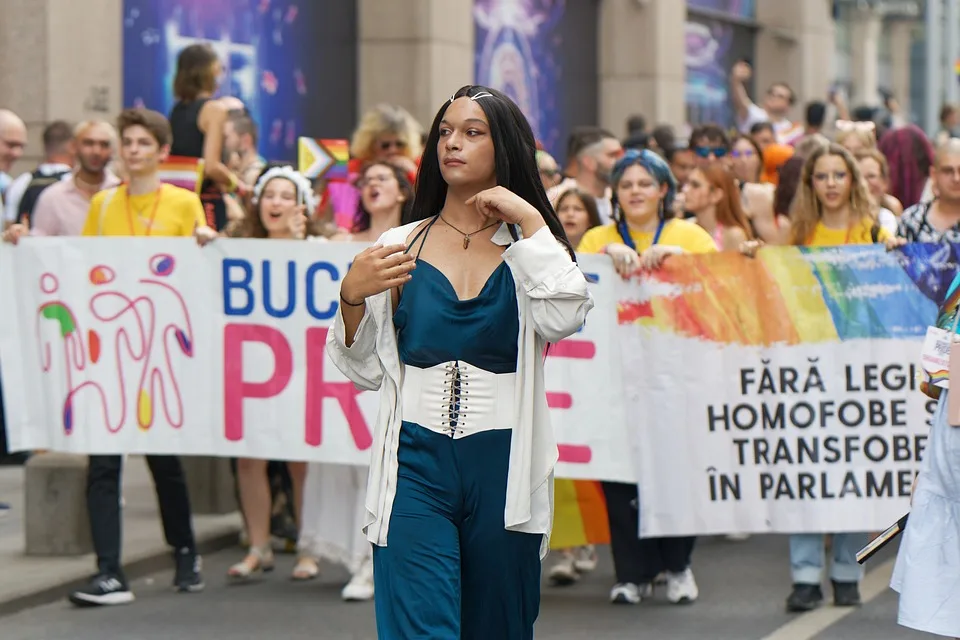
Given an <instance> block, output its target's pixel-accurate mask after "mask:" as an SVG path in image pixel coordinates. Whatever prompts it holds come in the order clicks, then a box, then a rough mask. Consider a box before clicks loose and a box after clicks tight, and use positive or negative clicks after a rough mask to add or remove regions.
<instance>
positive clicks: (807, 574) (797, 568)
mask: <svg viewBox="0 0 960 640" xmlns="http://www.w3.org/2000/svg"><path fill="white" fill-rule="evenodd" d="M825 537H826V536H825V534H822V533H795V534H793V535H791V536H790V572H791V574H792V575H793V582H794V584H820V582H821V581H822V580H823V567H824V564H825V563H826V558H825V556H826V552H825V549H824V538H825ZM867 538H868V534H866V533H835V534H833V543H832V545H831V547H832V551H833V563H832V564H831V565H830V579H831V580H833V581H834V582H860V580H861V579H863V567H861V566H860V565H859V564H857V551H859V550H860V549H861V548H863V546H864V545H865V544H867Z"/></svg>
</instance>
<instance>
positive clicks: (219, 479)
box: [181, 456, 238, 515]
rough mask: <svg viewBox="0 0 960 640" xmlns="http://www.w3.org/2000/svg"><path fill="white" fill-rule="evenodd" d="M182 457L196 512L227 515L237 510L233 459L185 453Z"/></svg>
mask: <svg viewBox="0 0 960 640" xmlns="http://www.w3.org/2000/svg"><path fill="white" fill-rule="evenodd" d="M181 461H182V464H183V475H184V476H185V477H186V479H187V491H188V492H189V493H190V507H191V510H192V511H193V513H194V515H223V514H226V513H233V512H234V511H236V510H237V508H238V507H237V492H236V484H235V482H234V476H233V472H232V471H231V470H230V460H229V459H227V458H207V457H199V456H184V457H183V458H181Z"/></svg>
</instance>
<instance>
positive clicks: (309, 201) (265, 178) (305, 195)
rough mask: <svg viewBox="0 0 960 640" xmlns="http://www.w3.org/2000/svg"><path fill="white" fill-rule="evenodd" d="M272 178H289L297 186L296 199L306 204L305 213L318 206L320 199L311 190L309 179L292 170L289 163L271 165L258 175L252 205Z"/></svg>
mask: <svg viewBox="0 0 960 640" xmlns="http://www.w3.org/2000/svg"><path fill="white" fill-rule="evenodd" d="M274 178H283V179H284V180H289V181H290V182H292V183H293V184H294V185H295V186H296V187H297V201H298V202H300V203H301V204H304V205H306V206H307V213H313V212H314V211H316V210H317V207H318V206H320V199H319V198H318V197H317V194H316V193H315V192H314V191H313V185H312V184H310V181H309V180H307V179H306V178H305V177H304V176H303V174H301V173H300V172H299V171H294V170H293V167H291V166H289V165H285V166H282V167H273V168H272V169H269V170H268V171H267V172H266V173H264V174H263V175H262V176H260V179H259V180H257V184H256V185H254V187H253V199H252V202H253V204H254V205H256V204H258V203H259V202H260V194H261V193H262V192H263V188H264V187H266V186H267V183H268V182H270V181H271V180H273V179H274Z"/></svg>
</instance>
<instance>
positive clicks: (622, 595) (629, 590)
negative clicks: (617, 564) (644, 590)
mask: <svg viewBox="0 0 960 640" xmlns="http://www.w3.org/2000/svg"><path fill="white" fill-rule="evenodd" d="M642 599H643V596H642V595H641V593H640V587H638V586H637V585H635V584H633V583H632V582H627V583H619V584H615V585H613V589H611V590H610V602H612V603H613V604H640V601H641V600H642Z"/></svg>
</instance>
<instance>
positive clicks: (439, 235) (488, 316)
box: [327, 86, 593, 640]
mask: <svg viewBox="0 0 960 640" xmlns="http://www.w3.org/2000/svg"><path fill="white" fill-rule="evenodd" d="M535 151H536V142H535V140H534V136H533V131H532V129H531V128H530V124H529V123H528V122H527V119H526V118H525V117H524V115H523V113H522V112H521V111H520V109H519V108H518V107H517V105H516V104H515V103H514V102H513V101H511V100H510V99H509V98H508V97H507V96H505V95H504V94H502V93H500V92H499V91H496V90H493V89H489V88H487V87H483V86H465V87H462V88H461V89H460V90H459V91H457V92H456V94H455V95H454V96H453V97H451V98H450V100H449V101H447V102H445V103H444V104H443V106H441V108H440V110H439V112H438V113H437V116H436V118H435V120H434V122H433V126H432V127H431V128H430V132H429V138H428V140H427V144H426V152H425V153H424V155H423V159H422V162H421V166H420V175H419V182H418V185H417V193H416V198H415V200H414V206H413V211H412V213H411V214H410V216H409V218H410V219H408V220H405V222H407V223H408V224H406V225H404V226H402V227H399V228H397V229H393V230H391V231H390V232H388V233H386V234H384V235H383V236H382V237H381V238H380V241H379V242H378V243H377V244H376V245H374V246H373V247H371V248H369V249H367V250H365V251H363V252H362V253H360V254H359V255H358V256H357V257H356V259H355V260H354V262H353V264H352V266H351V268H350V271H349V272H348V273H347V275H346V276H345V277H344V279H343V281H342V284H341V289H340V294H341V296H340V297H341V300H340V302H341V304H340V309H339V312H338V314H337V316H336V320H335V325H334V330H333V331H332V332H330V334H329V336H328V343H327V352H328V353H329V355H330V357H331V358H332V360H333V362H334V364H335V365H336V366H337V368H339V369H340V370H341V371H342V372H343V373H344V374H345V375H346V376H347V377H349V378H350V379H351V380H353V381H354V383H356V384H357V385H358V387H360V388H363V389H370V390H374V389H380V392H381V396H380V397H381V410H380V413H379V419H378V423H377V425H376V430H375V435H374V445H373V457H372V460H371V465H370V473H369V477H368V495H367V501H366V505H367V506H366V508H367V511H368V513H367V517H366V528H365V530H366V533H367V538H368V539H369V540H370V542H372V543H374V545H375V546H374V556H373V557H374V583H375V586H376V593H377V596H376V599H375V603H376V614H377V631H378V635H379V637H380V638H421V637H429V638H465V639H474V638H475V639H479V638H504V639H510V640H522V639H529V638H533V625H534V622H535V621H536V619H537V616H538V614H539V609H540V567H541V564H540V563H541V559H542V557H543V556H544V555H545V553H546V550H547V549H548V548H549V536H550V529H551V525H552V522H553V473H554V467H555V465H556V462H557V458H558V450H557V444H556V441H555V439H554V436H553V433H552V428H551V426H550V419H549V410H548V408H547V401H546V392H545V388H544V382H543V365H544V358H543V353H544V350H545V349H546V347H547V344H548V343H555V342H557V341H559V340H562V339H563V338H565V337H567V336H569V335H572V334H573V333H575V332H576V331H577V330H579V329H580V327H582V326H583V323H584V321H585V319H586V316H587V313H588V312H589V310H590V309H591V308H592V307H593V299H592V297H591V295H590V293H589V291H588V288H587V281H586V278H585V276H584V275H583V273H582V272H581V271H580V269H579V268H578V266H577V264H576V262H575V260H574V253H573V248H572V247H571V246H570V243H569V241H568V240H567V238H566V236H565V235H564V232H563V227H562V225H561V224H560V221H559V220H558V219H557V216H556V213H554V211H553V208H552V207H551V206H550V204H549V202H548V201H547V196H546V192H545V191H544V189H543V183H542V182H541V180H540V175H539V172H538V170H537V163H536V159H535ZM388 535H389V538H388Z"/></svg>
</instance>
